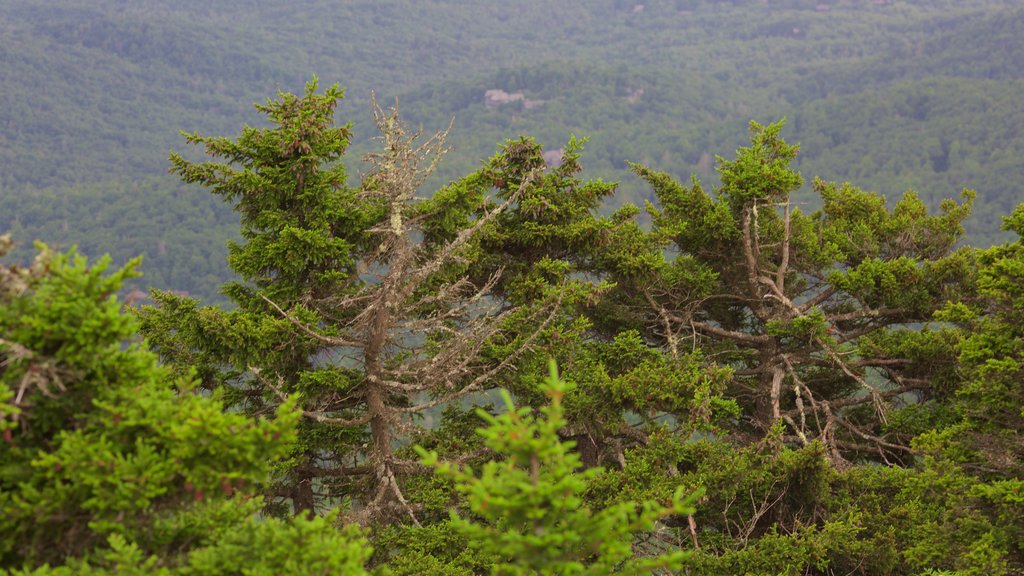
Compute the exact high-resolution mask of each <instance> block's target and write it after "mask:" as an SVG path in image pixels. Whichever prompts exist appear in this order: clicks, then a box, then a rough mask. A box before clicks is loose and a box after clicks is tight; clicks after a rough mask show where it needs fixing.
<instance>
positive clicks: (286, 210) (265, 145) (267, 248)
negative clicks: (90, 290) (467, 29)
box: [142, 80, 555, 524]
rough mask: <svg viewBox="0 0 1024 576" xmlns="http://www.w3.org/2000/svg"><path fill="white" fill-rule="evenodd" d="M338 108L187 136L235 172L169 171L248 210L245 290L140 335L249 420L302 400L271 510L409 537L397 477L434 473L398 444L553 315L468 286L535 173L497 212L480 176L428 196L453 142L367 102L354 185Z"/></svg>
mask: <svg viewBox="0 0 1024 576" xmlns="http://www.w3.org/2000/svg"><path fill="white" fill-rule="evenodd" d="M340 96H341V93H340V91H339V90H338V89H337V88H336V87H331V88H329V89H327V90H326V91H325V92H324V93H323V94H318V93H317V90H316V81H315V80H314V81H313V82H311V83H310V84H309V85H308V86H307V89H306V93H305V95H304V96H302V97H298V96H294V95H291V94H281V95H280V96H279V98H278V99H277V100H274V101H270V102H268V103H267V104H266V105H262V106H258V107H257V108H258V109H259V110H260V111H261V112H263V113H265V114H266V115H267V117H268V119H269V120H270V123H271V126H270V127H268V128H261V129H256V128H248V127H247V128H245V129H244V130H243V131H242V134H241V135H240V136H239V138H238V139H237V140H230V139H227V138H210V137H203V136H198V135H191V136H189V137H188V139H189V141H190V142H192V143H196V144H201V145H203V146H205V148H206V151H207V152H208V153H209V154H211V155H213V156H215V157H218V158H219V159H221V160H223V161H224V162H218V161H208V162H201V163H195V162H191V161H188V160H186V159H184V158H183V157H181V156H179V155H173V156H172V158H171V159H172V162H173V163H174V167H173V169H172V170H173V171H174V172H176V173H178V174H179V175H181V176H182V178H183V179H184V180H186V181H188V182H197V183H200V184H202V185H204V186H206V187H208V188H210V189H211V191H212V192H213V193H215V194H218V195H220V196H222V197H223V198H224V199H225V200H227V201H229V202H232V203H233V204H234V206H235V208H236V210H237V211H238V212H239V213H240V215H241V224H242V236H243V238H244V239H245V242H244V243H242V244H240V245H231V246H230V255H229V259H228V262H229V264H230V265H231V267H232V268H233V269H234V270H235V271H236V272H237V273H238V274H239V275H240V276H241V281H238V282H233V283H230V284H228V285H227V286H225V288H224V293H225V294H226V295H227V296H229V297H230V298H231V300H232V301H233V302H234V303H235V305H236V307H235V308H234V309H231V310H223V309H219V308H213V307H205V308H201V307H199V305H198V303H197V302H196V301H194V300H192V299H190V298H186V297H180V296H175V295H172V294H169V293H159V294H157V295H156V296H155V300H156V301H157V305H156V306H152V307H147V308H145V309H144V310H143V311H142V318H143V323H144V331H145V333H146V334H147V335H148V336H149V337H150V339H151V341H152V342H153V343H154V346H155V347H156V348H157V350H159V351H160V353H161V354H162V355H163V356H164V358H165V359H167V360H168V361H169V362H171V363H174V364H176V365H178V366H182V367H185V366H198V368H199V370H200V372H201V374H203V375H204V381H205V383H206V384H207V386H208V387H209V388H210V389H212V390H217V391H218V393H219V394H222V395H223V397H224V398H225V400H226V401H227V402H228V403H229V404H230V405H231V406H235V407H239V408H241V409H243V410H245V411H246V412H247V413H250V414H259V413H263V412H265V411H267V410H272V409H274V407H275V406H277V405H279V404H281V403H283V402H286V401H287V400H288V399H290V398H291V397H292V396H293V395H299V396H301V407H302V413H303V420H302V423H301V424H300V432H299V436H300V442H299V444H298V446H297V448H296V451H295V452H294V454H293V458H292V461H291V465H290V466H289V467H288V470H287V475H286V476H285V477H282V481H281V483H280V485H279V487H278V489H277V491H276V492H275V493H274V494H273V496H274V497H276V501H277V502H279V503H280V504H282V505H283V506H291V507H292V508H293V509H294V510H297V511H307V512H310V513H314V512H320V511H323V510H326V509H329V508H330V507H332V506H334V505H336V504H337V503H339V502H341V501H342V499H351V500H352V501H353V503H354V504H355V508H356V510H355V512H356V513H357V518H358V519H359V520H360V521H362V522H367V523H373V522H385V521H407V522H411V523H413V524H416V523H417V522H418V520H417V518H416V510H415V506H414V505H413V504H411V503H410V502H408V501H407V499H406V498H405V497H404V495H403V488H402V482H403V481H402V478H403V477H405V476H408V475H411V474H423V473H426V472H427V470H426V469H425V468H424V467H423V466H422V465H421V464H419V463H418V462H417V461H416V460H415V459H411V458H407V457H403V456H402V455H400V454H398V453H396V451H395V445H396V443H399V442H401V441H402V440H403V439H404V438H408V437H409V436H410V435H411V434H412V432H413V431H414V430H415V429H416V427H417V422H416V419H417V418H418V417H419V416H420V415H421V414H422V413H423V412H424V411H426V410H430V409H433V408H435V407H440V406H444V405H447V404H449V403H451V402H453V401H455V400H457V399H459V398H462V397H464V396H466V395H468V394H471V393H473V392H476V391H478V390H480V389H481V388H483V387H484V385H485V384H489V383H490V381H491V379H492V378H493V377H495V376H496V375H498V374H500V373H502V372H505V371H507V370H508V369H510V368H511V367H512V366H514V365H515V363H516V361H517V360H518V359H519V357H520V355H521V354H522V352H524V351H525V350H526V349H527V348H528V346H529V345H530V343H531V342H532V341H533V340H534V339H535V338H536V336H537V334H539V332H540V331H541V330H542V328H543V327H544V326H545V325H546V320H545V319H546V318H548V317H550V315H551V311H552V308H553V306H552V304H551V303H550V302H549V301H550V300H553V299H554V298H555V296H554V295H553V294H543V295H541V296H540V297H539V298H535V299H533V300H531V301H530V302H529V303H528V304H520V305H516V306H511V307H509V306H498V305H496V304H494V303H493V301H492V300H491V298H490V296H489V295H490V293H491V291H492V289H493V288H494V287H495V286H496V285H498V283H499V281H500V280H501V278H502V274H503V268H502V267H500V266H499V267H496V268H494V269H492V270H489V271H488V273H487V274H485V275H482V276H480V275H474V274H471V273H469V268H470V267H471V266H472V264H473V262H474V261H475V260H477V259H478V258H479V257H480V248H479V241H480V238H481V237H483V236H484V235H485V233H486V231H487V230H488V229H489V228H491V227H492V226H493V225H494V222H495V220H496V218H497V217H498V216H499V215H500V214H501V213H502V212H503V211H504V210H506V209H507V208H508V207H509V206H510V205H512V204H514V203H515V202H517V201H518V200H519V199H520V198H521V196H522V195H523V194H524V193H525V192H526V191H527V190H528V189H530V187H531V186H533V183H534V179H535V177H536V174H535V171H533V170H531V171H527V172H525V173H523V174H522V175H521V176H522V177H521V179H520V180H519V181H518V182H517V184H516V188H515V189H514V190H512V191H511V193H510V194H509V195H508V196H506V197H505V198H500V199H499V201H498V202H493V201H491V200H489V199H488V198H487V192H488V190H490V188H491V184H492V182H491V181H490V180H489V179H488V178H487V177H486V176H485V175H484V174H483V173H481V172H477V173H474V174H471V175H469V176H467V177H465V178H463V179H461V180H458V181H456V182H453V183H450V184H448V185H447V186H445V187H444V188H442V189H441V190H439V191H437V192H436V193H435V194H433V195H432V196H431V197H430V198H429V199H424V198H421V197H418V196H417V193H418V189H419V187H420V185H421V184H422V183H423V182H424V180H426V178H427V177H428V176H429V175H430V174H431V173H432V172H433V170H434V168H435V167H436V165H437V163H438V162H439V161H440V160H441V158H442V157H443V156H444V154H445V152H446V151H447V148H446V147H445V143H444V137H445V133H440V134H437V135H435V136H434V137H431V138H428V139H426V140H423V139H421V138H420V134H419V133H408V132H407V130H406V128H405V126H404V125H403V123H402V122H400V120H399V118H398V115H397V110H396V109H392V110H390V111H384V110H383V109H381V108H379V107H378V106H377V105H376V103H374V118H375V121H376V125H377V129H378V130H379V132H380V144H381V146H380V150H379V151H378V152H375V153H372V154H369V155H368V156H367V158H366V160H367V162H368V164H369V171H368V173H367V174H365V175H364V177H363V179H362V182H361V183H360V185H359V186H358V187H354V188H353V187H349V186H348V185H347V183H346V177H345V171H344V168H343V167H342V165H341V163H340V162H339V161H338V160H339V158H340V157H341V155H342V153H343V152H344V149H345V147H346V145H347V141H348V134H349V131H348V130H349V129H348V127H336V126H335V125H334V118H333V111H334V108H335V105H336V102H337V100H338V98H340ZM496 351H498V352H496Z"/></svg>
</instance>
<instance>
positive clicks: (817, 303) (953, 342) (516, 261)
mask: <svg viewBox="0 0 1024 576" xmlns="http://www.w3.org/2000/svg"><path fill="white" fill-rule="evenodd" d="M631 94H632V93H631ZM340 97H341V90H340V88H339V87H338V86H337V85H330V86H327V85H319V84H318V83H317V82H316V81H312V82H310V83H309V84H307V86H306V87H305V88H304V90H303V91H301V92H300V93H298V94H293V93H289V92H283V93H279V94H278V95H277V96H276V97H274V98H271V99H270V100H267V101H265V103H264V104H262V105H260V107H259V108H258V112H259V114H260V119H261V122H260V125H259V127H243V128H242V129H241V130H239V131H238V133H237V135H219V134H212V135H211V134H198V133H194V134H190V135H189V136H188V137H187V140H186V142H185V151H184V152H182V153H173V154H171V157H170V163H171V172H172V175H173V176H174V177H176V178H179V179H180V180H181V181H182V182H183V183H186V184H189V185H192V186H197V187H199V188H200V189H201V191H203V192H205V194H207V195H209V196H211V197H212V198H214V199H216V200H218V201H223V202H224V203H226V204H227V205H229V206H230V207H231V208H232V209H233V210H234V213H235V214H237V217H238V220H239V222H238V228H237V229H236V230H237V232H235V231H232V232H233V233H237V236H235V237H234V241H233V242H231V243H230V244H229V251H228V252H229V254H228V265H229V267H230V270H231V273H232V278H231V279H230V280H229V281H227V282H225V283H223V284H221V285H220V287H219V288H220V293H221V294H222V295H223V297H225V298H227V299H228V303H229V304H230V305H228V306H223V305H220V304H221V303H220V302H217V301H214V300H213V299H206V298H197V297H195V296H190V295H187V294H182V293H180V292H175V291H169V290H163V291H160V290H157V291H154V292H153V293H152V296H151V299H150V300H149V301H148V302H143V303H140V302H136V303H135V305H131V303H126V302H125V301H124V300H123V299H122V298H121V297H120V296H119V294H120V293H121V292H122V290H123V288H124V286H125V284H126V282H128V281H130V280H131V279H133V278H134V277H136V276H137V274H138V271H137V267H138V265H139V261H138V260H137V259H132V260H129V261H128V262H127V264H126V265H125V266H124V267H119V266H112V265H111V259H110V258H109V257H100V258H97V259H89V258H87V257H85V256H83V255H81V254H79V253H77V252H76V251H75V250H66V251H55V250H53V249H52V248H50V247H48V246H45V245H42V244H40V245H38V247H37V249H36V252H37V254H36V255H35V257H34V259H33V260H32V262H31V264H29V265H16V264H14V265H7V264H5V265H0V533H3V534H4V538H3V539H0V570H3V571H4V573H5V574H12V575H24V576H28V575H32V576H57V575H59V576H71V575H78V574H92V575H96V576H107V575H110V576H113V575H115V574H153V575H156V576H186V575H190V576H197V575H203V576H223V575H238V576H243V575H254V574H255V575H261V576H262V575H268V576H269V575H279V574H280V575H293V574H294V575H304V574H346V575H356V576H359V575H362V574H374V575H383V574H394V575H409V576H413V575H421V574H442V575H449V576H456V575H457V576H471V575H478V574H519V575H531V576H532V575H536V576H556V575H558V576H561V575H565V574H581V575H605V574H633V575H636V576H641V575H644V576H646V575H662V574H664V575H669V574H701V575H708V576H733V575H736V574H744V575H753V576H779V575H782V576H831V575H834V574H849V575H857V576H875V575H883V574H884V575H892V576H1017V575H1020V574H1024V545H1022V543H1024V525H1022V524H1021V522H1020V519H1021V518H1022V517H1024V496H1022V495H1024V443H1022V440H1021V439H1022V431H1024V412H1022V411H1021V407H1022V405H1024V394H1022V387H1021V381H1022V368H1021V367H1022V366H1024V324H1022V322H1021V318H1022V317H1024V297H1022V294H1024V290H1022V286H1024V241H1022V239H1021V238H1022V236H1024V203H1022V204H1020V205H1018V206H1017V207H1016V208H1015V209H1014V210H1012V211H1011V212H1009V213H1007V214H1005V218H1004V219H1003V229H1004V231H1005V232H1007V233H1008V234H1012V235H1013V236H1014V239H1013V240H1012V241H1010V242H1006V243H1003V244H1000V245H996V246H992V247H989V248H976V247H971V246H961V245H960V240H961V239H962V236H963V234H964V231H965V230H964V222H965V221H966V220H967V219H968V218H969V217H970V215H971V212H972V211H973V209H974V207H975V203H976V201H977V195H976V194H975V193H974V192H972V191H964V192H963V193H961V194H959V195H957V196H956V197H952V198H946V199H943V200H942V201H941V202H938V205H937V206H931V207H930V206H929V203H930V202H926V201H925V200H923V199H922V198H921V197H919V196H918V195H917V194H915V193H913V192H907V193H905V194H902V195H900V196H899V197H898V198H894V199H891V200H889V201H887V200H886V199H885V198H883V197H882V196H880V195H878V194H876V193H874V192H871V191H867V190H863V189H861V188H859V187H857V186H856V185H853V184H849V183H835V182H828V181H824V180H820V179H813V180H805V178H804V177H803V176H802V175H801V174H800V173H799V172H798V171H797V170H796V166H795V164H796V162H797V160H798V159H799V158H800V156H801V154H802V153H803V152H802V148H801V146H798V145H795V144H793V143H791V142H789V141H787V140H786V138H785V136H784V130H785V128H784V126H783V123H781V122H776V123H771V124H760V123H757V122H753V121H752V122H750V123H749V125H748V126H747V140H746V142H744V143H743V145H741V146H739V147H738V148H737V149H736V150H735V152H725V153H723V154H720V155H716V158H715V159H714V160H713V161H712V162H713V167H714V169H715V171H716V174H718V176H719V185H718V186H716V187H714V188H711V187H706V186H703V185H702V184H701V183H700V182H698V181H694V180H691V181H687V180H682V181H681V180H679V179H677V178H675V177H673V176H672V175H671V174H668V173H666V172H664V171H661V170H658V169H656V168H654V167H651V166H647V165H644V164H640V163H630V164H628V165H627V168H628V170H629V171H630V173H631V174H633V175H634V176H635V178H637V179H638V180H639V181H640V182H641V183H642V187H643V189H644V190H645V191H646V192H645V196H647V197H648V198H649V201H648V202H645V203H644V205H643V206H642V207H641V206H638V205H635V204H631V203H628V202H623V201H622V200H613V199H614V198H615V193H616V185H615V184H614V183H609V182H605V181H602V180H595V179H590V178H588V177H587V176H586V171H585V170H584V169H583V165H582V164H581V162H582V159H583V156H582V155H581V153H580V151H581V149H580V146H581V144H582V143H581V141H580V140H577V139H569V141H568V142H567V143H566V144H565V149H564V153H563V154H562V156H561V158H559V159H557V160H558V161H557V162H555V160H556V159H555V158H553V157H551V156H550V155H547V156H546V153H545V150H544V149H543V148H542V147H541V146H540V145H539V144H537V143H536V142H535V141H533V140H531V139H529V138H519V139H516V140H511V141H508V142H506V143H505V144H503V145H501V146H499V147H498V149H497V151H496V152H495V153H494V154H493V155H491V156H490V157H489V158H487V159H486V160H484V161H483V162H482V163H481V165H480V166H479V167H478V168H476V169H474V170H473V171H471V172H468V173H465V174H461V175H459V176H458V177H457V178H455V179H454V180H451V181H450V182H448V183H447V184H444V185H443V186H441V187H440V188H436V189H434V188H430V187H428V184H426V183H427V182H429V181H430V179H431V175H432V173H433V172H434V171H435V170H436V169H437V167H439V166H441V165H443V163H444V160H445V159H446V156H447V155H448V154H447V152H448V148H447V143H446V137H447V136H446V134H445V133H443V132H442V133H437V134H433V135H430V134H420V133H419V132H418V131H417V130H415V129H414V128H412V127H410V126H409V125H407V124H406V123H405V122H403V120H402V117H401V116H400V114H399V111H398V110H397V109H395V108H391V107H382V106H380V105H378V104H380V103H378V104H375V105H374V107H373V109H372V112H373V113H372V117H373V127H374V128H375V129H376V130H377V132H378V134H379V136H380V138H379V142H378V146H377V147H376V148H373V149H371V151H370V152H369V153H368V154H367V156H366V163H365V164H364V172H363V174H362V175H361V178H359V180H358V184H352V183H350V178H349V177H348V176H349V170H350V168H349V166H348V165H347V164H346V163H345V162H344V158H345V157H344V154H345V151H346V150H347V148H348V147H349V145H350V143H351V138H352V131H351V129H350V127H349V126H348V125H345V124H342V123H339V122H337V120H336V117H335V116H336V113H337V105H338V101H339V98H340ZM524 105H525V102H524ZM196 152H205V154H196ZM805 187H809V193H805V194H804V197H805V198H806V197H807V196H808V195H813V197H814V198H815V202H814V204H815V205H816V206H817V208H811V209H809V208H807V207H806V206H805V204H806V202H805V201H804V200H798V199H797V198H796V194H797V193H798V191H801V190H804V189H805ZM141 190H143V191H145V190H146V188H145V187H143V188H141ZM115 192H117V193H118V194H120V195H121V198H123V200H122V201H123V202H125V203H134V202H136V200H135V198H134V197H133V196H131V194H130V193H128V192H127V191H125V190H119V191H115ZM43 198H44V199H46V200H47V201H49V202H55V201H56V197H55V196H52V195H51V196H49V197H43ZM70 199H71V200H73V201H75V200H77V201H78V202H83V203H85V204H84V205H85V206H87V207H90V208H91V209H93V210H94V211H96V219H97V220H98V221H101V222H110V223H111V225H112V226H113V225H114V224H115V222H114V221H115V220H116V218H114V217H112V216H111V215H110V214H109V213H105V212H104V211H103V208H102V207H100V206H98V205H94V204H93V205H91V204H88V202H89V199H88V198H81V199H76V198H75V197H74V196H72V197H70ZM163 200H164V201H166V205H167V206H168V207H179V204H180V203H181V200H180V199H176V198H174V197H173V195H172V196H168V197H164V198H163ZM615 205H618V208H616V207H615ZM132 206H134V209H135V210H137V211H139V212H141V213H144V214H147V215H149V217H150V218H151V219H155V220H159V221H160V222H161V225H162V226H164V229H165V230H168V231H172V230H175V231H178V232H179V233H180V234H181V236H180V237H179V238H180V239H179V243H181V244H185V245H187V244H189V243H194V242H196V240H197V238H198V234H195V233H189V232H188V231H187V227H185V226H182V225H181V224H180V223H179V224H178V225H174V224H173V223H171V222H169V221H168V220H166V219H164V216H165V213H162V212H161V211H160V210H159V209H154V208H153V207H152V206H150V205H146V204H144V203H135V204H132ZM207 206H208V205H206V204H199V203H196V204H195V205H193V206H191V207H190V208H191V211H189V210H186V211H185V213H186V214H188V215H190V217H191V218H196V219H202V218H204V217H206V216H208V214H209V210H207V209H206V207H207ZM180 208H181V209H182V210H185V208H184V207H180ZM58 209H59V207H58V208H54V210H58ZM166 212H168V213H169V212H171V211H170V210H167V211H166ZM61 215H63V216H65V217H67V218H69V219H70V218H71V217H72V216H73V214H72V213H71V212H61ZM69 228H70V226H69ZM102 232H103V234H107V233H108V231H106V230H104V231H102ZM99 237H100V238H102V237H103V236H102V235H100V236H99ZM107 238H108V241H113V240H112V238H111V237H109V236H108V237H107ZM12 243H13V241H12V238H11V236H10V235H6V234H5V235H0V256H2V255H5V254H6V253H7V252H9V251H10V249H11V248H12ZM96 249H99V250H102V249H103V247H102V244H97V246H96ZM156 250H157V251H158V252H159V251H160V250H161V248H160V247H157V248H156ZM203 264H204V263H203V262H201V261H196V262H187V263H186V266H187V267H189V268H201V267H202V266H203Z"/></svg>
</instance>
